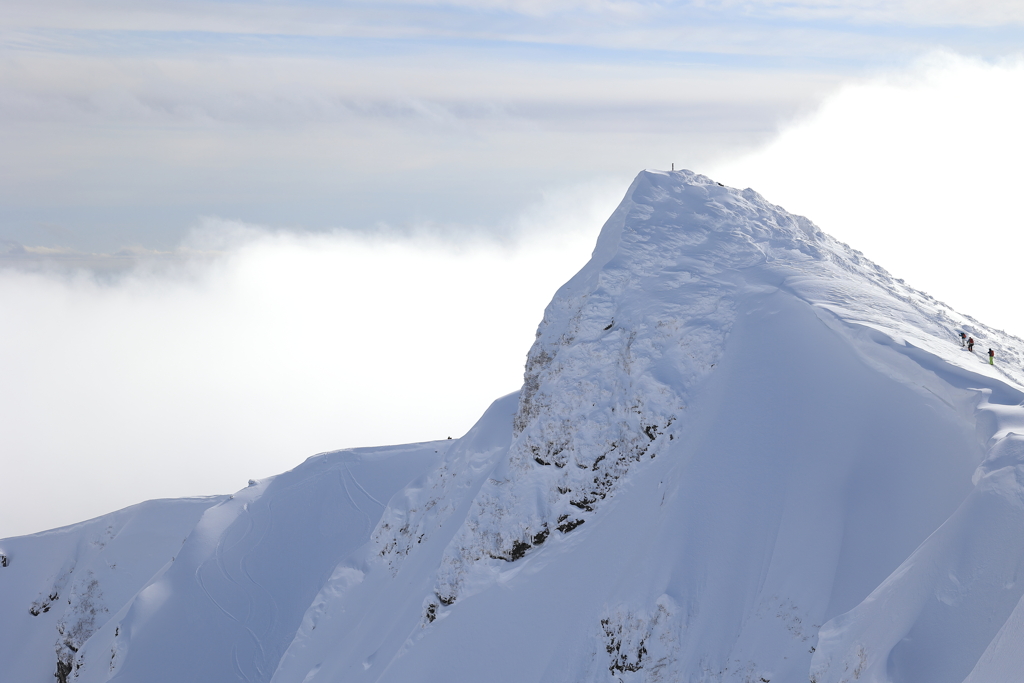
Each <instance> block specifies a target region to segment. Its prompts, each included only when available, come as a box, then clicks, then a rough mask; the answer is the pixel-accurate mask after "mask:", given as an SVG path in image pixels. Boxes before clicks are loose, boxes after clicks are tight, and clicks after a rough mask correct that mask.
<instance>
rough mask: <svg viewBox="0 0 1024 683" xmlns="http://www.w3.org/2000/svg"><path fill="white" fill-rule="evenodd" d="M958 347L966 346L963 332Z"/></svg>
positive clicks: (965, 337)
mask: <svg viewBox="0 0 1024 683" xmlns="http://www.w3.org/2000/svg"><path fill="white" fill-rule="evenodd" d="M960 346H961V347H964V346H967V335H966V334H965V333H964V332H961V333H960Z"/></svg>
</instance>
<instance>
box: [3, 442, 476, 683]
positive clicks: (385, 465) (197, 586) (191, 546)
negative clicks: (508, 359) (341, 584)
mask: <svg viewBox="0 0 1024 683" xmlns="http://www.w3.org/2000/svg"><path fill="white" fill-rule="evenodd" d="M453 443H457V442H455V441H441V442H431V443H425V444H411V445H408V446H395V447H386V448H367V449H355V450H348V451H338V452H335V453H324V454H321V455H317V456H314V457H312V458H309V459H308V460H307V461H306V462H305V463H303V464H302V465H300V466H299V467H297V468H295V469H294V470H292V471H290V472H286V473H284V474H281V475H278V476H276V477H272V478H270V479H266V480H264V481H261V482H251V483H250V486H249V487H248V488H245V489H242V490H241V491H240V492H238V493H237V494H235V495H233V496H220V497H216V498H205V499H185V500H170V501H151V502H148V503H143V504H142V505H137V506H134V507H131V508H127V509H126V510H121V511H119V512H115V513H113V514H110V515H105V516H103V517H99V518H97V519H94V520H91V521H89V522H85V523H82V524H78V525H74V526H71V527H65V528H62V529H57V530H54V531H49V532H44V533H41V534H34V535H31V536H24V537H20V538H14V539H6V540H3V541H0V552H3V553H4V554H5V555H6V556H7V558H8V566H7V567H2V568H0V615H2V616H3V618H2V620H0V662H2V663H0V680H3V681H7V680H10V681H26V682H27V681H46V680H52V678H53V676H54V673H55V671H56V672H57V673H58V674H60V676H59V678H60V677H64V676H66V677H67V680H74V681H92V680H109V679H110V678H111V677H119V680H132V681H230V680H267V679H268V678H269V676H270V674H271V673H273V669H274V667H275V666H276V664H277V661H278V659H279V658H280V655H281V652H282V651H283V650H284V648H285V647H286V646H287V644H288V642H289V641H290V640H291V638H292V636H293V635H294V633H295V630H296V628H297V627H298V624H299V622H300V621H301V619H302V615H303V613H304V612H305V610H306V608H307V607H308V606H309V604H310V601H311V600H312V599H313V598H314V597H315V596H316V593H317V591H318V590H319V589H320V587H321V586H322V585H323V583H324V581H325V580H326V579H327V577H328V576H330V574H331V572H332V571H333V569H334V566H335V565H336V564H337V563H338V561H339V560H340V559H341V558H343V557H345V556H346V555H347V554H348V553H349V552H350V551H351V550H352V549H353V548H357V547H359V546H360V545H362V544H364V543H365V542H366V541H367V539H368V538H369V534H370V531H371V530H372V529H373V527H374V525H375V524H376V523H377V520H378V519H379V518H380V515H381V512H382V511H383V509H384V506H385V504H386V503H387V501H388V499H389V498H390V497H391V496H392V495H394V494H395V492H396V491H398V490H400V489H401V488H402V487H403V486H405V485H406V484H407V483H409V481H411V480H412V479H414V478H416V477H418V476H421V475H422V474H423V473H424V472H426V471H428V470H430V469H432V468H434V467H435V466H436V465H437V462H438V458H439V457H440V455H439V454H440V453H444V452H445V450H446V449H448V448H450V447H451V444H453ZM57 661H60V662H61V663H60V664H56V662H57Z"/></svg>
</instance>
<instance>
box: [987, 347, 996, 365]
mask: <svg viewBox="0 0 1024 683" xmlns="http://www.w3.org/2000/svg"><path fill="white" fill-rule="evenodd" d="M988 364H989V365H995V364H996V352H995V351H993V350H992V349H989V350H988Z"/></svg>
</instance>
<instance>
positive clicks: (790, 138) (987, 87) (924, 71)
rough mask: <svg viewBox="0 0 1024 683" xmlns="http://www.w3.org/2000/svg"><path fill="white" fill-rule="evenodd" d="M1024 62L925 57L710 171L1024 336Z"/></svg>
mask: <svg viewBox="0 0 1024 683" xmlns="http://www.w3.org/2000/svg"><path fill="white" fill-rule="evenodd" d="M1022 113H1024V61H1021V60H1020V59H1017V60H1009V61H1005V62H1001V63H998V64H988V63H984V62H981V61H977V60H972V59H966V58H963V57H957V56H953V55H934V56H932V57H930V58H928V59H925V60H923V61H922V62H920V63H919V64H918V65H917V66H915V67H914V68H913V69H911V70H909V71H904V72H899V73H893V74H891V75H888V76H886V77H881V78H877V79H872V80H869V81H866V82H863V83H860V84H856V85H850V86H848V87H846V88H844V89H843V90H841V91H840V92H839V93H837V94H836V95H834V96H832V97H831V98H829V99H828V100H826V102H825V103H824V104H823V105H822V107H821V108H820V110H818V111H817V112H816V113H814V114H813V115H812V116H810V117H809V118H807V119H806V120H804V121H802V122H801V123H799V124H798V125H794V126H793V127H791V128H788V129H787V130H785V131H784V132H783V133H782V134H781V135H780V136H779V137H778V139H776V140H775V141H774V142H772V143H771V144H770V145H768V146H767V147H766V148H765V149H763V150H762V151H760V152H758V153H755V154H754V155H752V156H750V157H747V158H745V159H742V160H739V161H737V162H735V163H732V164H729V165H727V166H723V167H721V168H719V169H718V170H717V171H715V172H714V174H715V175H716V177H718V178H719V179H721V180H723V181H724V182H726V183H729V184H732V185H739V186H741V187H746V186H750V187H753V188H755V189H756V190H758V191H759V192H761V194H763V195H764V196H766V197H767V198H768V199H769V200H770V201H773V202H776V203H778V204H781V205H782V206H784V207H786V208H787V209H788V210H790V211H794V212H797V213H801V214H804V215H806V216H808V217H809V218H811V219H812V220H813V221H815V222H816V223H817V224H818V225H819V226H820V227H821V228H822V229H824V230H825V231H826V232H829V233H831V234H832V235H834V236H836V237H838V238H840V239H842V240H844V241H846V242H848V243H849V244H851V245H852V246H854V247H855V248H858V249H860V250H862V251H863V252H864V253H865V254H866V255H867V256H868V257H869V258H871V259H873V260H875V261H876V262H878V263H879V264H880V265H882V266H884V267H886V268H887V269H889V270H890V271H891V272H892V273H893V274H894V275H895V276H897V277H903V278H906V279H907V281H908V282H909V283H910V284H911V285H913V286H915V287H917V288H919V289H923V290H925V291H927V292H929V293H930V294H932V295H934V296H936V297H938V298H940V299H942V300H945V301H946V302H947V303H949V304H951V305H953V306H954V307H955V308H958V309H959V310H961V311H963V312H965V313H968V314H971V315H974V316H976V317H978V318H981V319H983V320H985V321H986V322H988V323H990V324H995V325H998V326H1003V327H1005V328H1006V329H1007V330H1008V331H1010V332H1014V333H1016V334H1019V335H1024V313H1021V308H1020V298H1019V291H1020V286H1019V284H1020V283H1019V277H1018V274H1019V272H1020V254H1021V253H1022V251H1024V230H1022V224H1024V219H1022V218H1021V212H1020V206H1019V198H1020V194H1021V184H1022V182H1024V172H1022V171H1021V159H1022V158H1024V128H1022V126H1021V124H1020V121H1021V115H1022Z"/></svg>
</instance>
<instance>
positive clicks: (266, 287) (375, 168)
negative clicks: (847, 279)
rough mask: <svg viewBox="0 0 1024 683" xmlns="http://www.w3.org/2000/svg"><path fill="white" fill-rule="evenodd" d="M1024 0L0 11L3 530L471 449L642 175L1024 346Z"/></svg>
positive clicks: (119, 6)
mask: <svg viewBox="0 0 1024 683" xmlns="http://www.w3.org/2000/svg"><path fill="white" fill-rule="evenodd" d="M1022 39H1024V6H1022V5H1021V4H1020V3H1019V2H960V1H956V2H952V1H951V2H941V1H935V0H929V1H928V2H925V1H923V0H921V1H916V0H907V1H904V2H881V1H878V2H875V1H870V0H864V1H853V2H842V1H839V0H836V1H824V0H823V1H818V0H806V1H803V2H801V1H800V0H796V1H788V2H781V1H780V2H774V1H772V0H762V1H757V0H754V1H744V2H739V1H736V2H732V1H729V0H723V1H719V2H715V1H706V2H700V1H694V2H674V1H671V0H661V1H651V2H648V1H636V2H631V1H629V0H623V1H619V2H617V1H603V0H545V1H541V0H521V1H520V0H494V1H487V0H483V1H480V0H464V1H458V0H456V1H452V2H440V1H437V2H435V1H429V0H423V1H415V0H409V1H406V2H390V3H381V2H374V3H358V2H306V3H288V4H284V3H274V2H173V3H172V2H166V3H165V2H143V1H138V0H134V1H132V2H116V1H103V0H100V1H98V2H90V3H81V2H72V1H70V0H68V1H66V2H59V1H58V2H38V1H35V2H28V1H21V0H7V1H6V2H4V6H3V11H2V12H0V324H2V325H3V326H4V334H3V335H0V354H2V355H0V364H2V365H0V367H2V368H3V376H4V378H3V381H2V383H0V483H2V485H3V489H4V495H3V496H2V499H0V537H2V536H7V535H12V534H17V533H27V532H31V531H36V530H39V529H43V528H47V527H51V526H55V525H58V524H66V523H70V522H73V521H77V520H79V519H83V518H85V517H89V516H94V515H97V514H100V513H103V512H106V511H109V510H112V509H115V508H117V507H121V506H124V505H128V504H131V503H133V502H138V501H139V500H142V499H145V498H150V497H156V496H181V495H189V494H212V493H222V492H231V491H233V490H235V489H237V488H239V487H241V486H244V484H245V482H246V480H247V479H248V478H249V477H263V476H268V475H271V474H274V473H277V472H280V471H282V470H285V469H288V468H290V467H292V466H294V465H295V464H298V462H300V461H301V460H302V459H303V458H304V457H306V456H308V455H311V454H313V453H315V452H317V451H323V450H328V449H334V448H340V447H347V446H367V445H378V444H385V443H396V442H404V441H411V440H425V439H432V438H444V437H447V436H449V435H450V436H460V435H461V434H462V433H464V432H465V431H466V429H468V428H469V426H471V425H472V423H473V421H474V420H475V418H476V417H477V416H478V415H479V414H480V413H481V412H482V411H483V409H484V408H485V407H486V405H487V403H488V402H489V401H490V400H491V399H493V398H496V397H498V396H499V395H501V394H504V393H507V392H509V391H514V390H515V389H517V388H518V385H519V383H520V382H521V379H522V364H523V360H524V358H525V354H526V351H527V350H528V348H529V344H530V343H531V341H532V338H533V333H534V331H535V329H536V325H537V323H538V322H539V320H540V318H541V315H542V312H543V307H544V305H545V304H546V303H547V301H548V300H550V298H551V295H552V294H553V293H554V290H555V289H556V288H557V286H558V285H559V284H561V283H562V282H564V281H565V280H566V279H568V277H570V276H571V275H572V273H573V272H575V270H576V269H578V268H579V267H580V266H581V265H582V264H583V262H584V261H585V260H586V258H587V256H588V254H589V251H590V249H591V248H592V245H593V242H594V240H595V239H596V235H597V231H598V230H599V228H600V225H601V223H602V222H603V220H604V218H605V217H606V216H607V215H608V213H610V211H611V210H612V209H613V208H614V206H615V204H616V203H617V202H618V200H619V199H620V198H621V196H622V193H623V192H624V191H625V189H626V187H627V186H628V184H629V182H630V180H631V179H632V178H633V176H634V175H635V174H636V173H637V172H638V171H639V170H641V169H643V168H648V167H652V168H668V167H669V166H670V165H671V164H672V163H674V164H675V165H676V168H690V169H693V170H696V171H698V172H703V173H708V174H710V175H713V176H715V177H717V178H719V179H721V180H722V181H723V182H726V183H728V184H731V185H737V186H742V187H746V186H752V187H754V189H757V190H758V191H760V192H761V193H762V194H764V195H765V196H766V197H767V198H768V199H769V200H771V201H774V202H776V203H779V204H781V205H782V206H784V207H785V208H787V209H790V210H792V211H796V212H799V213H803V214H805V215H807V216H808V217H810V218H811V219H812V220H814V221H815V222H816V223H817V224H818V225H819V226H821V227H822V228H823V229H824V230H826V231H827V232H830V233H832V234H834V235H836V236H837V237H839V238H840V239H843V240H844V241H846V242H848V243H850V244H851V245H852V246H854V247H856V248H858V249H861V250H862V251H864V252H865V253H866V255H867V256H868V257H869V258H873V259H874V260H876V261H878V262H879V263H880V264H881V265H883V266H885V267H886V268H888V269H889V270H890V271H892V272H893V273H894V274H895V275H897V276H898V277H904V278H906V279H907V280H908V282H909V283H910V284H912V285H914V286H917V287H919V288H922V289H925V290H926V291H928V292H930V293H931V294H933V295H935V296H937V297H938V298H940V299H944V300H946V301H948V302H949V303H950V304H952V305H954V306H956V307H957V308H959V309H961V310H963V311H964V312H966V313H969V314H973V315H976V316H978V317H980V318H982V319H984V320H986V321H987V322H991V323H993V324H996V325H998V326H1002V327H1005V328H1006V329H1008V330H1009V331H1011V332H1014V333H1017V334H1024V315H1021V314H1018V312H1017V311H1016V309H1017V308H1019V306H1018V303H1017V297H1016V291H1017V289H1019V285H1018V283H1017V282H1016V279H1015V278H1016V272H1017V270H1018V265H1017V264H1018V263H1019V256H1018V255H1019V254H1020V253H1022V248H1024V242H1022V241H1021V240H1019V239H1018V238H1017V235H1018V234H1021V232H1022V231H1021V228H1022V227H1024V226H1021V220H1020V218H1019V215H1018V213H1019V211H1018V209H1017V205H1016V203H1017V201H1018V200H1017V198H1018V197H1019V195H1020V190H1019V188H1020V186H1021V180H1022V177H1021V175H1022V174H1021V172H1020V171H1019V169H1018V167H1019V165H1020V159H1021V158H1024V138H1022V136H1021V133H1020V132H1019V129H1020V123H1019V122H1020V121H1021V120H1022V114H1024V111H1022V110H1024V101H1022V98H1021V96H1020V95H1019V94H1020V93H1024V67H1022V62H1021V61H1020V60H1021V58H1020V56H1019V50H1020V48H1019V46H1021V45H1022V44H1024V42H1022Z"/></svg>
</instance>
